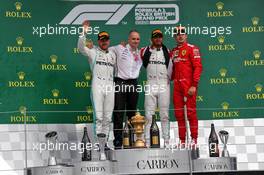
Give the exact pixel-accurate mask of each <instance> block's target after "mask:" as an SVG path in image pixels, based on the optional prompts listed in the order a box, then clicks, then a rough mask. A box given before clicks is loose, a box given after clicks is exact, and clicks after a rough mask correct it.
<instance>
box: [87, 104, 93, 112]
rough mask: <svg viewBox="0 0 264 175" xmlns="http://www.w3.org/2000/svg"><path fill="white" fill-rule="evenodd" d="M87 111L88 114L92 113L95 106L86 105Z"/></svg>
mask: <svg viewBox="0 0 264 175" xmlns="http://www.w3.org/2000/svg"><path fill="white" fill-rule="evenodd" d="M86 112H87V113H88V114H92V113H93V107H92V106H86Z"/></svg>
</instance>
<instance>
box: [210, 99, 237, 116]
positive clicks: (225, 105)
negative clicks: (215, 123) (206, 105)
mask: <svg viewBox="0 0 264 175" xmlns="http://www.w3.org/2000/svg"><path fill="white" fill-rule="evenodd" d="M221 106H222V110H219V111H214V112H213V113H212V116H213V118H218V119H220V118H222V119H223V118H225V119H230V118H237V117H239V111H235V110H229V106H230V105H229V103H227V102H223V103H222V104H221Z"/></svg>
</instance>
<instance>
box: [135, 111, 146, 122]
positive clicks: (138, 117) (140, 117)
mask: <svg viewBox="0 0 264 175" xmlns="http://www.w3.org/2000/svg"><path fill="white" fill-rule="evenodd" d="M144 119H145V117H144V116H142V115H141V114H140V112H139V111H137V112H136V115H135V116H133V117H132V120H144Z"/></svg>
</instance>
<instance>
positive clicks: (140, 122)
mask: <svg viewBox="0 0 264 175" xmlns="http://www.w3.org/2000/svg"><path fill="white" fill-rule="evenodd" d="M130 123H131V124H132V125H133V129H134V133H135V134H136V142H135V144H134V148H146V145H145V141H144V139H143V133H144V129H145V124H146V123H147V121H146V120H145V117H144V116H142V115H140V113H139V112H136V115H135V116H133V117H132V118H131V120H130Z"/></svg>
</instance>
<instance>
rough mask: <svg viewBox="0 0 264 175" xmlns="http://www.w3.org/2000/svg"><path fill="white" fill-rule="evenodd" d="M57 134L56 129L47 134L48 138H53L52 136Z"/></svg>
mask: <svg viewBox="0 0 264 175" xmlns="http://www.w3.org/2000/svg"><path fill="white" fill-rule="evenodd" d="M56 136H57V132H56V131H51V132H49V133H47V134H46V135H45V137H46V138H52V137H56Z"/></svg>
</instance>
